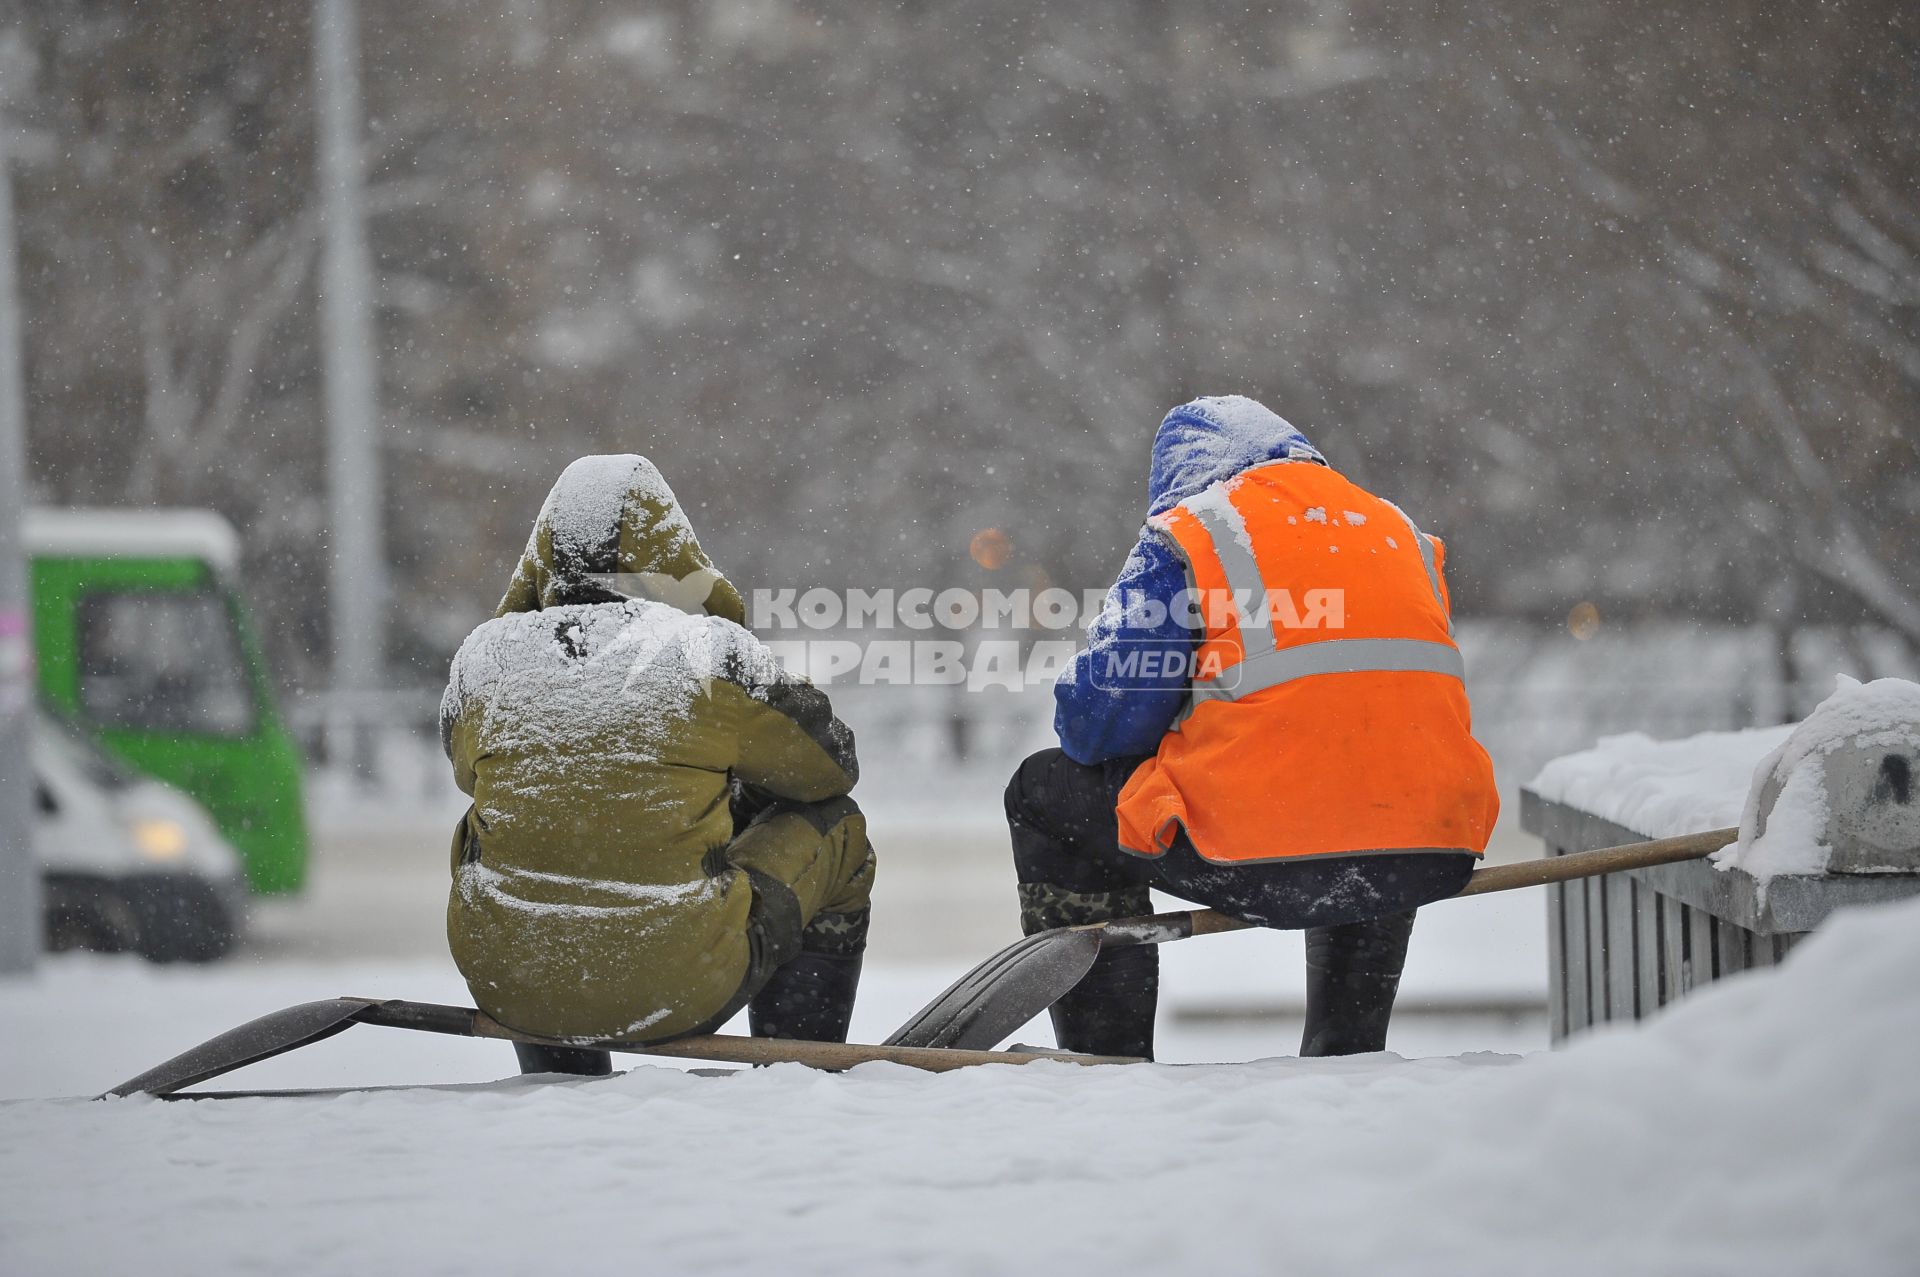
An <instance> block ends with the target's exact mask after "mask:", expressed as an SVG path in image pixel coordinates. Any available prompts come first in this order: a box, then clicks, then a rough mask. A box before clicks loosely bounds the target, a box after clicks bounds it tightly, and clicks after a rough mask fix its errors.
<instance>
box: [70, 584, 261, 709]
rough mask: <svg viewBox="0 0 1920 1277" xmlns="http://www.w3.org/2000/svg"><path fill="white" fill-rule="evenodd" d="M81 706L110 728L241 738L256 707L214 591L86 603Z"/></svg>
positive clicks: (229, 615) (115, 595)
mask: <svg viewBox="0 0 1920 1277" xmlns="http://www.w3.org/2000/svg"><path fill="white" fill-rule="evenodd" d="M78 620H79V651H78V657H79V667H80V670H79V672H80V704H81V708H82V709H83V710H84V712H85V713H86V715H87V717H89V718H91V719H93V720H94V721H95V722H97V723H101V724H103V725H106V726H110V727H127V728H134V729H138V730H143V731H157V732H190V733H195V734H204V735H213V736H244V735H246V734H248V733H249V732H251V731H252V730H253V727H254V720H255V705H254V697H253V688H252V685H251V683H250V681H249V677H248V672H247V666H246V662H245V659H244V654H243V652H242V650H241V646H240V635H239V631H238V629H237V628H236V625H235V621H234V617H233V612H232V610H231V609H230V608H229V607H228V606H227V601H226V599H225V597H224V596H222V595H221V594H220V593H218V592H217V591H215V590H211V589H204V590H191V591H171V590H120V591H98V592H94V593H90V594H88V595H87V596H86V597H85V598H83V599H82V600H81V601H80V607H79V614H78Z"/></svg>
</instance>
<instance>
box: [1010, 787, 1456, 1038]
mask: <svg viewBox="0 0 1920 1277" xmlns="http://www.w3.org/2000/svg"><path fill="white" fill-rule="evenodd" d="M1142 761H1143V760H1142V759H1139V758H1129V759H1120V760H1116V761H1114V762H1109V763H1105V764H1102V765H1100V766H1097V767H1089V766H1085V765H1083V764H1080V763H1076V762H1074V761H1073V760H1072V759H1071V758H1068V757H1067V756H1066V754H1064V753H1063V752H1061V751H1060V750H1058V749H1046V750H1041V751H1040V752H1039V753H1037V754H1035V755H1033V756H1032V757H1031V758H1029V759H1027V760H1026V761H1025V762H1024V763H1022V764H1021V765H1020V769H1019V770H1018V771H1016V772H1015V773H1014V776H1013V779H1012V780H1011V781H1009V782H1008V784H1007V795H1006V806H1007V825H1008V829H1009V831H1010V833H1011V834H1012V838H1013V859H1014V867H1015V869H1016V871H1017V872H1018V874H1019V878H1020V925H1021V928H1022V930H1024V931H1026V932H1027V934H1029V935H1031V934H1033V933H1034V932H1036V931H1041V930H1044V929H1046V928H1048V927H1059V926H1072V925H1078V924H1084V923H1091V922H1102V921H1106V920H1108V919H1111V918H1117V917H1124V916H1126V915H1128V914H1138V913H1145V912H1147V911H1148V909H1149V908H1150V907H1151V906H1150V904H1149V901H1148V897H1147V889H1148V888H1149V887H1158V888H1160V889H1161V890H1163V891H1166V892H1168V893H1169V894H1171V895H1175V896H1179V897H1181V898H1182V899H1184V900H1191V901H1195V902H1197V903H1199V904H1203V905H1209V906H1211V907H1213V908H1215V909H1218V910H1220V911H1221V912H1223V913H1227V914H1231V915H1233V916H1234V917H1237V918H1244V919H1246V920H1247V921H1249V922H1253V923H1257V924H1259V925H1261V926H1266V927H1276V928H1281V929H1285V930H1293V929H1304V930H1305V931H1306V933H1307V1014H1306V1023H1305V1026H1304V1030H1303V1032H1302V1034H1301V1040H1300V1054H1301V1055H1303V1056H1304V1055H1351V1054H1355V1053H1359V1052H1365V1051H1381V1050H1385V1049H1386V1044H1387V1025H1388V1021H1389V1019H1390V1018H1391V1016H1392V1014H1393V1000H1394V994H1395V992H1396V990H1397V989H1398V988H1399V984H1400V970H1401V968H1402V966H1403V965H1404V964H1405V962H1406V956H1407V940H1408V938H1409V936H1411V934H1412V932H1413V918H1414V910H1415V909H1416V908H1418V907H1419V906H1420V905H1423V904H1426V903H1428V902H1429V901H1433V900H1439V899H1442V898H1444V897H1446V896H1450V895H1452V894H1453V893H1454V892H1456V891H1458V890H1459V889H1460V888H1461V887H1463V886H1465V885H1466V882H1467V878H1468V875H1470V874H1471V873H1472V872H1473V862H1474V857H1473V856H1472V855H1470V854H1469V853H1467V852H1464V851H1461V852H1434V851H1422V852H1383V853H1379V854H1375V855H1368V856H1352V857H1338V858H1332V859H1327V860H1280V861H1273V862H1270V863H1267V864H1238V865H1216V864H1211V863H1209V862H1208V861H1205V860H1202V859H1201V858H1200V856H1199V855H1198V853H1196V852H1195V851H1194V849H1193V846H1192V844H1191V843H1189V842H1188V841H1187V839H1186V837H1185V835H1184V834H1182V835H1181V836H1180V838H1179V839H1177V840H1176V842H1175V844H1174V846H1173V847H1172V848H1170V849H1169V850H1168V851H1167V853H1166V854H1165V855H1162V856H1158V857H1154V858H1147V857H1143V856H1135V855H1131V854H1129V853H1127V852H1124V851H1122V850H1120V830H1119V821H1118V818H1117V817H1116V816H1115V814H1114V805H1115V802H1116V801H1117V800H1118V798H1119V795H1120V790H1121V789H1122V788H1123V787H1124V786H1125V785H1126V783H1127V778H1128V777H1129V776H1131V775H1132V774H1133V771H1134V769H1135V768H1136V767H1138V766H1139V765H1140V763H1141V762H1142ZM1284 840H1285V831H1284V830H1276V831H1275V841H1276V842H1284ZM1159 970H1160V957H1159V952H1158V950H1157V949H1156V948H1155V947H1153V946H1151V945H1145V946H1137V947H1128V948H1119V949H1112V950H1109V951H1107V952H1105V953H1102V954H1101V955H1100V957H1099V958H1098V960H1097V961H1095V963H1094V964H1093V968H1092V970H1090V971H1088V972H1087V974H1086V976H1085V977H1084V978H1083V979H1082V980H1081V981H1080V983H1079V985H1078V986H1076V987H1075V988H1074V989H1073V990H1072V991H1071V992H1069V993H1068V994H1066V995H1065V996H1064V997H1062V998H1060V999H1059V1000H1058V1001H1056V1002H1055V1003H1054V1004H1053V1006H1052V1007H1051V1008H1050V1014H1051V1016H1052V1018H1053V1029H1054V1037H1055V1039H1056V1040H1057V1041H1058V1042H1059V1044H1060V1045H1061V1046H1062V1047H1065V1048H1066V1049H1067V1050H1070V1051H1085V1052H1089V1053H1092V1054H1096V1055H1136V1056H1145V1057H1147V1058H1149V1059H1151V1058H1152V1056H1153V1021H1154V1006H1155V1003H1156V1001H1157V999H1158V995H1159V984H1160V976H1159Z"/></svg>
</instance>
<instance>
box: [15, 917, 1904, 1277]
mask: <svg viewBox="0 0 1920 1277" xmlns="http://www.w3.org/2000/svg"><path fill="white" fill-rule="evenodd" d="M1916 967H1920V903H1914V904H1904V905H1899V906H1889V907H1884V908H1879V909H1875V910H1870V911H1861V912H1856V913H1851V914H1843V915H1841V916H1839V917H1837V918H1835V919H1834V920H1833V921H1832V922H1831V923H1830V924H1829V925H1828V926H1827V927H1826V928H1824V929H1823V930H1822V931H1821V932H1820V933H1819V934H1817V935H1815V936H1814V937H1813V938H1811V939H1810V940H1809V941H1807V942H1806V943H1805V944H1804V945H1802V946H1801V947H1800V948H1799V949H1798V950H1796V951H1795V952H1794V954H1793V955H1792V957H1791V958H1790V959H1789V961H1788V962H1787V963H1786V964H1785V965H1784V966H1782V967H1780V968H1778V969H1776V970H1772V971H1768V972H1765V973H1758V974H1753V975H1748V976H1741V977H1735V978H1732V979H1729V980H1726V981H1722V982H1719V983H1717V984H1715V985H1714V986H1712V987H1711V988H1708V989H1705V990H1702V991H1700V992H1698V993H1696V994H1695V995H1693V996H1692V997H1690V998H1689V999H1687V1000H1686V1001H1685V1002H1683V1003H1680V1004H1678V1005H1677V1006H1676V1007H1675V1008H1673V1009H1671V1010H1670V1011H1669V1012H1667V1013H1665V1014H1663V1015H1662V1016H1660V1017H1659V1018H1657V1019H1656V1020H1654V1021H1652V1022H1651V1023H1650V1024H1648V1025H1647V1026H1645V1027H1642V1028H1638V1029H1625V1028H1623V1029H1614V1030H1602V1031H1597V1032H1595V1033H1593V1034H1591V1035H1589V1036H1587V1037H1585V1038H1584V1039H1581V1040H1579V1041H1578V1042H1577V1043H1576V1044H1575V1045H1573V1046H1571V1047H1569V1048H1568V1049H1566V1050H1564V1051H1562V1052H1560V1053H1558V1054H1554V1055H1537V1056H1529V1057H1524V1058H1515V1057H1498V1056H1464V1057H1459V1058H1454V1059H1434V1060H1421V1061H1407V1060H1402V1059H1399V1058H1397V1057H1395V1056H1391V1055H1377V1056H1365V1057H1353V1058H1348V1059H1344V1060H1312V1061H1302V1060H1293V1059H1274V1060H1265V1061H1261V1062H1258V1063H1254V1064H1243V1065H1221V1066H1192V1067H1172V1066H1132V1067H1126V1068H1115V1069H1110V1070H1108V1069H1102V1070H1084V1069H1077V1068H1074V1067H1072V1066H1066V1065H1059V1066H1055V1065H1045V1064H1042V1065H1035V1066H1030V1067H1027V1068H1024V1069H1014V1068H988V1069H976V1070H971V1071H967V1072H963V1073H959V1074H949V1075H944V1076H938V1077H936V1076H929V1075H925V1074H917V1073H913V1072H910V1071H908V1070H906V1069H901V1068H897V1067H894V1066H889V1065H869V1066H864V1067H862V1068H859V1069H856V1070H854V1071H852V1072H851V1073H848V1074H844V1075H839V1076H830V1075H822V1074H817V1073H810V1072H807V1071H805V1070H803V1069H799V1068H796V1067H785V1066H782V1067H776V1068H771V1069H765V1070H759V1071H752V1072H745V1073H739V1074H735V1075H732V1076H728V1077H724V1078H711V1077H697V1076H691V1075H688V1074H685V1073H681V1072H677V1071H674V1070H671V1069H662V1068H640V1069H636V1070H634V1071H633V1072H630V1073H628V1074H625V1075H624V1076H619V1077H615V1078H612V1079H607V1080H604V1081H589V1082H576V1083H565V1084H551V1085H527V1084H523V1083H503V1084H497V1085H493V1086H487V1087H480V1088H468V1089H440V1090H433V1089H427V1090H412V1091H389V1092H371V1093H361V1094H350V1095H344V1096H340V1097H337V1098H330V1099H303V1100H239V1101H223V1102H204V1103H178V1102H176V1103H165V1102H161V1101H153V1100H145V1099H139V1100H127V1101H111V1102H105V1103H91V1102H87V1101H83V1100H59V1101H20V1102H15V1103H10V1104H5V1105H0V1269H4V1270H6V1271H10V1272H32V1271H73V1270H78V1269H87V1270H91V1271H140V1272H143V1273H154V1274H164V1273H185V1272H219V1271H235V1270H241V1269H257V1270H262V1271H274V1272H277V1273H278V1272H285V1273H336V1272H338V1273H346V1272H364V1271H406V1272H415V1273H431V1272H449V1273H452V1272H458V1273H468V1274H470V1273H482V1272H513V1273H516V1274H524V1273H527V1272H530V1271H544V1270H546V1269H548V1268H551V1267H554V1266H562V1267H565V1268H567V1269H593V1268H599V1269H610V1268H615V1267H619V1268H631V1267H634V1266H636V1265H638V1266H639V1267H641V1268H644V1269H646V1270H649V1271H662V1272H700V1273H752V1274H756V1275H758V1274H765V1273H769V1272H780V1273H803V1274H804V1273H823V1274H824V1273H835V1274H839V1273H863V1272H893V1271H912V1272H922V1273H990V1272H1003V1271H1010V1270H1014V1269H1016V1268H1017V1269H1019V1270H1022V1271H1033V1272H1049V1271H1061V1272H1066V1271H1090V1270H1095V1269H1096V1268H1097V1269H1099V1270H1102V1271H1108V1272H1114V1273H1145V1274H1155V1275H1156V1277H1157V1275H1158V1274H1162V1273H1166V1272H1170V1271H1208V1272H1214V1273H1270V1272H1274V1271H1281V1270H1285V1271H1288V1272H1305V1273H1315V1272H1327V1273H1332V1272H1353V1271H1368V1272H1379V1273H1436V1272H1438V1273H1447V1272H1467V1271H1474V1272H1485V1271H1493V1272H1541V1271H1554V1272H1558V1273H1586V1272H1591V1273H1607V1274H1613V1273H1617V1272H1621V1271H1634V1272H1703V1271H1715V1272H1735V1271H1738V1272H1742V1273H1772V1272H1780V1273H1804V1272H1812V1271H1819V1272H1840V1273H1872V1272H1890V1271H1897V1270H1900V1269H1902V1268H1903V1267H1904V1266H1905V1265H1906V1264H1907V1263H1908V1261H1909V1260H1910V1259H1911V1256H1912V1255H1913V1254H1914V1253H1915V1250H1916V1248H1920V1216H1916V1214H1915V1212H1914V1211H1913V1210H1912V1209H1911V1202H1912V1201H1913V1199H1914V1197H1915V1195H1916V1193H1920V1142H1916V1140H1915V1137H1914V1132H1915V1131H1917V1130H1920V1088H1916V1087H1914V1086H1913V1085H1912V1081H1911V1077H1912V1069H1913V1063H1912V1062H1913V1060H1914V1058H1915V1056H1916V1054H1920V986H1916V985H1915V983H1914V981H1913V979H1912V972H1913V971H1914V970H1915V969H1916Z"/></svg>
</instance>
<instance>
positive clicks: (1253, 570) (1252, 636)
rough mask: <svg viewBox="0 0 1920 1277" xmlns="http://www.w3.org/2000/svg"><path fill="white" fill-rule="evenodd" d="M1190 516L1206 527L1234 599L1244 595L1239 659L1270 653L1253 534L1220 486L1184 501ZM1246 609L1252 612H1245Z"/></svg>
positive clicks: (1263, 588)
mask: <svg viewBox="0 0 1920 1277" xmlns="http://www.w3.org/2000/svg"><path fill="white" fill-rule="evenodd" d="M1186 506H1187V509H1188V510H1190V511H1192V513H1193V516H1194V518H1196V519H1198V520H1200V526H1201V527H1203V528H1205V529H1206V530H1207V539H1208V540H1210V541H1211V542H1213V553H1214V557H1216V558H1218V559H1219V560H1220V566H1221V567H1222V568H1224V569H1226V573H1227V588H1228V589H1229V590H1231V591H1232V593H1233V597H1234V599H1235V601H1236V603H1237V602H1238V601H1239V600H1241V599H1245V600H1248V601H1249V605H1250V607H1249V609H1243V610H1241V612H1240V618H1239V619H1240V659H1241V660H1243V661H1248V660H1252V659H1253V658H1255V657H1259V656H1271V655H1272V654H1273V649H1274V642H1273V618H1272V617H1271V616H1270V615H1268V612H1269V609H1267V608H1264V607H1261V606H1260V601H1261V600H1264V599H1265V598H1266V591H1267V587H1266V582H1264V581H1262V580H1261V579H1260V568H1259V565H1257V564H1256V563H1254V561H1253V538H1252V536H1250V535H1249V534H1248V533H1247V524H1246V520H1244V519H1242V518H1241V517H1240V511H1238V510H1236V509H1235V508H1234V505H1233V502H1232V501H1229V500H1228V499H1227V493H1226V490H1225V489H1224V488H1221V487H1218V486H1215V487H1211V488H1208V489H1207V490H1206V491H1205V492H1202V493H1201V494H1200V495H1199V496H1197V497H1194V498H1193V499H1192V500H1190V501H1188V502H1187V503H1186ZM1249 610H1251V611H1252V613H1253V614H1252V615H1249Z"/></svg>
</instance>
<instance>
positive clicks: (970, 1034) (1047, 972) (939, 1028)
mask: <svg viewBox="0 0 1920 1277" xmlns="http://www.w3.org/2000/svg"><path fill="white" fill-rule="evenodd" d="M1099 956H1100V933H1099V931H1098V930H1097V929H1092V930H1090V929H1087V928H1082V927H1059V928H1056V929H1054V930H1052V931H1041V932H1036V933H1035V934H1033V935H1030V936H1028V937H1027V938H1026V939H1024V940H1022V941H1020V942H1019V943H1018V944H1014V945H1010V946H1008V947H1007V948H1005V949H1002V950H1001V951H1000V952H999V953H996V954H994V955H993V956H992V957H991V958H988V959H987V960H986V961H985V962H982V963H981V964H980V965H979V966H977V967H975V968H974V969H973V970H971V971H969V972H967V973H966V974H965V975H963V976H961V977H960V978H959V979H958V980H956V981H954V982H953V984H952V985H951V986H950V987H949V988H948V989H947V991H946V992H945V993H943V994H941V995H940V996H939V997H937V998H935V999H934V1000H933V1001H932V1002H929V1003H928V1004H927V1005H926V1006H925V1007H923V1008H922V1009H921V1011H920V1013H919V1014H918V1015H916V1016H914V1017H913V1018H912V1019H911V1020H908V1021H907V1022H906V1023H905V1024H903V1025H901V1026H900V1028H899V1029H897V1030H895V1032H894V1034H893V1036H892V1037H890V1038H888V1039H887V1041H886V1045H888V1046H945V1047H957V1048H960V1049H961V1050H967V1051H990V1050H992V1049H993V1048H994V1047H996V1046H998V1045H1000V1043H1002V1042H1004V1041H1005V1040H1006V1039H1007V1037H1008V1035H1010V1034H1011V1033H1013V1031H1014V1030H1016V1029H1018V1028H1019V1027H1020V1026H1021V1025H1023V1024H1025V1023H1026V1022H1027V1021H1028V1020H1031V1019H1032V1018H1033V1017H1034V1016H1036V1015H1038V1014H1040V1013H1041V1012H1042V1011H1044V1010H1046V1009H1047V1008H1048V1007H1050V1006H1052V1005H1053V1004H1054V1002H1055V1001H1056V1000H1058V999H1059V997H1060V996H1061V995H1062V994H1064V993H1066V992H1067V991H1068V990H1070V989H1072V988H1073V986H1074V985H1076V984H1078V983H1080V978H1081V977H1082V976H1084V975H1086V974H1087V971H1088V969H1089V968H1090V967H1092V966H1093V961H1094V959H1095V958H1097V957H1099Z"/></svg>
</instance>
